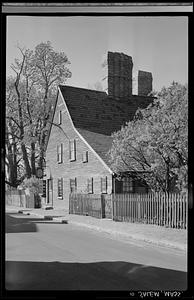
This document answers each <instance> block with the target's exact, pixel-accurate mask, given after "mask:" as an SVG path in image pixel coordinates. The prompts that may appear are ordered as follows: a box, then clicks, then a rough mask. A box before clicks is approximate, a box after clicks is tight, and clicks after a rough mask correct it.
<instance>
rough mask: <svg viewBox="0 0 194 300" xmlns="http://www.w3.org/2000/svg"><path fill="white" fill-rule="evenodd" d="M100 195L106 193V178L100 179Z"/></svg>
mask: <svg viewBox="0 0 194 300" xmlns="http://www.w3.org/2000/svg"><path fill="white" fill-rule="evenodd" d="M101 193H102V194H106V193H107V177H102V178H101Z"/></svg>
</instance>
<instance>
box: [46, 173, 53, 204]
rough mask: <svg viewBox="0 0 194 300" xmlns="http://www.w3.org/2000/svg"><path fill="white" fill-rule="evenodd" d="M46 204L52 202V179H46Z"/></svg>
mask: <svg viewBox="0 0 194 300" xmlns="http://www.w3.org/2000/svg"><path fill="white" fill-rule="evenodd" d="M47 187H48V190H47V195H48V196H47V204H50V205H52V204H53V180H52V179H48V180H47Z"/></svg>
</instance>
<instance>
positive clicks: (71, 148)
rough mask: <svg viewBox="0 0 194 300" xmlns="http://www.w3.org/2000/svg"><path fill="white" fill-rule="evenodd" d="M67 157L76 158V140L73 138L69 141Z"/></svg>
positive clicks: (71, 159)
mask: <svg viewBox="0 0 194 300" xmlns="http://www.w3.org/2000/svg"><path fill="white" fill-rule="evenodd" d="M69 159H70V161H73V160H76V142H75V140H71V141H69Z"/></svg>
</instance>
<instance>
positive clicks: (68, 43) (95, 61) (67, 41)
mask: <svg viewBox="0 0 194 300" xmlns="http://www.w3.org/2000/svg"><path fill="white" fill-rule="evenodd" d="M6 38H7V43H6V75H7V76H9V75H14V74H13V73H12V72H13V71H12V70H11V68H10V65H11V63H13V62H14V59H15V58H20V53H19V50H18V49H17V44H19V45H20V46H22V47H26V48H29V49H32V50H34V48H35V47H36V45H38V44H39V43H41V42H46V41H50V42H51V44H52V46H53V48H54V50H55V51H58V52H64V53H65V54H66V55H67V57H68V59H69V61H70V62H71V64H70V65H69V69H70V71H71V72H72V77H71V78H70V79H68V80H67V83H66V84H67V85H72V86H77V87H82V88H88V87H89V86H90V87H91V86H92V85H94V84H95V83H96V82H99V81H101V80H102V78H103V74H104V73H103V69H102V62H103V60H104V58H105V56H106V54H107V52H108V51H116V52H123V53H125V54H127V55H129V56H132V59H133V76H134V77H135V76H136V74H137V71H138V70H143V71H148V72H152V76H153V89H154V90H155V91H159V90H161V88H162V87H163V86H166V87H167V86H169V85H170V84H171V83H172V81H178V82H180V83H182V84H184V83H186V82H188V18H187V17H186V16H169V17H168V16H149V17H148V16H147V17H146V16H144V17H142V16H73V17H72V16H71V17H70V16H60V17H59V16H56V17H55V16H50V17H48V16H47V17H46V16H36V17H35V16H7V33H6ZM134 93H135V88H134Z"/></svg>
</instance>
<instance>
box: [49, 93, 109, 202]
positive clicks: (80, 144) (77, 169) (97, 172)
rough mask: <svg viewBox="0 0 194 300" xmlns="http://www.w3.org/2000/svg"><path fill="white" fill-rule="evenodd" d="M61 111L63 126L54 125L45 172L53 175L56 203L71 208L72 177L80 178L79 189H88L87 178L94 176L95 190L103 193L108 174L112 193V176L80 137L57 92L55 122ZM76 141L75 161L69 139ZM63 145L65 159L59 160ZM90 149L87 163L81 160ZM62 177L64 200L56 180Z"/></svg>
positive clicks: (54, 199)
mask: <svg viewBox="0 0 194 300" xmlns="http://www.w3.org/2000/svg"><path fill="white" fill-rule="evenodd" d="M59 111H62V124H61V125H60V126H61V129H60V128H59V127H57V126H55V125H52V128H51V132H50V136H49V141H48V145H47V151H46V174H47V178H49V177H51V178H53V201H54V203H53V204H54V206H55V207H56V206H60V207H64V208H68V202H69V201H68V199H69V192H70V185H69V180H70V178H72V179H73V178H77V192H80V193H81V192H83V193H84V192H86V188H87V178H91V177H93V187H94V190H93V192H94V193H95V194H99V193H100V192H101V181H100V178H101V177H103V176H107V180H108V193H111V192H112V175H111V173H110V172H109V171H108V170H107V168H106V167H105V166H104V164H103V163H102V162H101V161H100V160H99V159H98V157H97V156H96V155H95V154H94V153H93V151H92V150H91V149H90V148H89V147H88V146H87V144H86V143H85V142H84V141H83V140H82V139H81V138H80V136H79V135H78V134H77V132H76V130H75V129H74V127H73V125H72V122H71V119H70V117H69V114H68V112H67V110H66V108H65V105H64V103H63V99H62V97H61V95H60V93H59V94H58V100H57V104H56V110H55V114H54V119H53V123H56V124H58V112H59ZM71 139H75V140H76V160H75V161H70V160H69V140H71ZM61 143H62V144H63V162H62V163H61V164H59V163H57V145H59V144H61ZM84 151H88V162H86V163H83V162H82V153H83V152H84ZM58 178H63V199H60V200H59V199H58V198H57V179H58Z"/></svg>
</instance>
